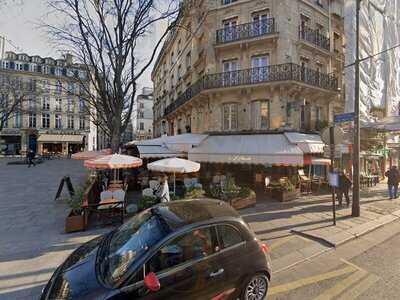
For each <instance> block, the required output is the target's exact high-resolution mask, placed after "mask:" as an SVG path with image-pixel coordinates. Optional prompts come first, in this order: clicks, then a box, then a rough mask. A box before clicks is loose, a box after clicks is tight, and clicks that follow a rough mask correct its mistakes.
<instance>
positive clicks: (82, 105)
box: [79, 98, 85, 113]
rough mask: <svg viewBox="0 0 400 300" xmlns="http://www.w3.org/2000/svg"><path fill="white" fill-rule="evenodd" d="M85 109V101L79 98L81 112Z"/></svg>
mask: <svg viewBox="0 0 400 300" xmlns="http://www.w3.org/2000/svg"><path fill="white" fill-rule="evenodd" d="M84 111H85V101H84V100H83V99H82V98H79V112H81V113H83V112H84Z"/></svg>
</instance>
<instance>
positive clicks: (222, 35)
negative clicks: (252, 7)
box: [217, 18, 276, 44]
mask: <svg viewBox="0 0 400 300" xmlns="http://www.w3.org/2000/svg"><path fill="white" fill-rule="evenodd" d="M273 33H276V24H275V18H268V19H265V20H261V21H257V22H252V23H246V24H240V25H235V26H230V27H226V28H223V29H219V30H217V44H225V43H230V42H236V41H240V40H245V39H251V38H254V37H259V36H263V35H268V34H273Z"/></svg>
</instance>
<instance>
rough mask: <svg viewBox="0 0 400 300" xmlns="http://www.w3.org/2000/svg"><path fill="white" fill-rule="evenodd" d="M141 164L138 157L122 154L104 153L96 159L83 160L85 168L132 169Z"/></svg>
mask: <svg viewBox="0 0 400 300" xmlns="http://www.w3.org/2000/svg"><path fill="white" fill-rule="evenodd" d="M142 164H143V161H142V160H141V159H140V158H137V157H134V156H129V155H122V154H111V155H106V156H102V157H99V158H96V159H89V160H85V162H84V166H85V167H86V168H88V169H95V170H99V169H101V170H106V169H113V170H114V169H133V168H138V167H140V166H141V165H142Z"/></svg>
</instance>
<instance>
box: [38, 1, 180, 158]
mask: <svg viewBox="0 0 400 300" xmlns="http://www.w3.org/2000/svg"><path fill="white" fill-rule="evenodd" d="M49 4H50V6H51V7H52V8H53V9H54V12H55V13H56V14H59V15H60V19H62V20H63V21H62V23H61V24H45V26H46V28H47V30H48V32H49V33H50V34H51V36H52V37H53V39H54V40H55V41H56V42H57V45H58V47H59V48H60V49H62V50H64V51H65V50H67V51H69V52H70V53H71V54H73V55H74V56H75V57H76V58H77V59H78V61H79V63H81V64H82V65H83V66H84V67H85V68H86V71H87V74H90V75H89V78H88V81H89V83H90V84H87V82H82V84H81V86H83V87H85V93H84V95H85V96H84V99H85V103H86V107H87V110H88V112H89V113H91V116H92V119H93V120H94V121H95V122H96V124H97V125H98V126H100V127H101V128H102V129H103V131H104V132H105V133H107V134H108V135H109V137H110V139H111V147H112V149H113V151H117V150H118V148H119V146H120V140H121V134H122V133H123V132H124V131H125V129H126V127H127V125H128V122H129V121H130V118H131V114H132V110H133V105H134V99H135V95H136V89H137V81H138V79H139V77H140V76H141V75H142V74H143V73H144V72H145V71H146V69H148V68H149V67H150V66H151V65H152V62H153V61H154V59H155V57H156V54H157V50H158V48H159V46H160V45H161V43H162V41H163V39H164V38H165V37H166V36H167V34H168V32H169V31H170V30H171V29H172V28H173V27H174V26H175V22H169V25H168V26H167V29H166V30H165V32H164V34H163V35H162V37H161V38H160V39H159V40H158V41H157V43H156V46H155V48H154V49H149V51H146V53H147V57H145V58H144V57H141V55H140V53H143V50H144V49H141V45H143V41H144V39H145V38H146V37H147V36H148V35H149V34H151V31H152V29H154V28H155V26H157V25H158V24H159V23H160V22H162V21H170V20H175V18H176V14H177V12H178V11H179V7H180V5H179V1H177V0H176V1H174V0H172V1H171V0H170V1H168V0H158V1H157V0H49ZM78 80H80V79H79V78H78ZM80 96H81V97H83V95H82V94H81V95H80Z"/></svg>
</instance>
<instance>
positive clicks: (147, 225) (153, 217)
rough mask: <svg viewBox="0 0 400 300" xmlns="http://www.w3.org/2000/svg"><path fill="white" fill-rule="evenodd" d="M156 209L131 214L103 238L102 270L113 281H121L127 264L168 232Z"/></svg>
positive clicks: (109, 280)
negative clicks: (131, 216)
mask: <svg viewBox="0 0 400 300" xmlns="http://www.w3.org/2000/svg"><path fill="white" fill-rule="evenodd" d="M169 231H170V230H169V228H168V226H167V224H166V223H165V222H164V220H163V219H162V218H161V217H160V216H159V215H158V214H157V212H156V211H155V210H149V211H145V212H143V213H140V214H138V215H136V216H134V217H133V218H131V219H130V220H129V221H128V222H127V223H125V224H123V225H122V226H121V227H119V228H118V229H117V230H116V231H114V232H113V233H112V234H110V235H109V237H108V238H106V239H105V240H104V243H103V246H102V248H103V249H102V251H101V254H100V255H101V257H100V259H101V263H100V274H101V276H102V277H103V279H104V280H105V281H106V282H108V283H110V284H111V285H113V284H115V283H116V282H118V280H119V279H121V277H122V276H123V275H124V274H125V272H126V270H127V269H128V267H129V266H130V265H131V264H132V263H133V262H135V261H136V260H138V259H139V258H140V257H141V256H142V255H144V254H145V253H146V252H147V251H148V250H149V249H150V248H151V247H153V246H154V245H155V244H156V243H157V242H159V241H160V240H161V239H163V238H164V237H165V236H166V235H168V233H169Z"/></svg>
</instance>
